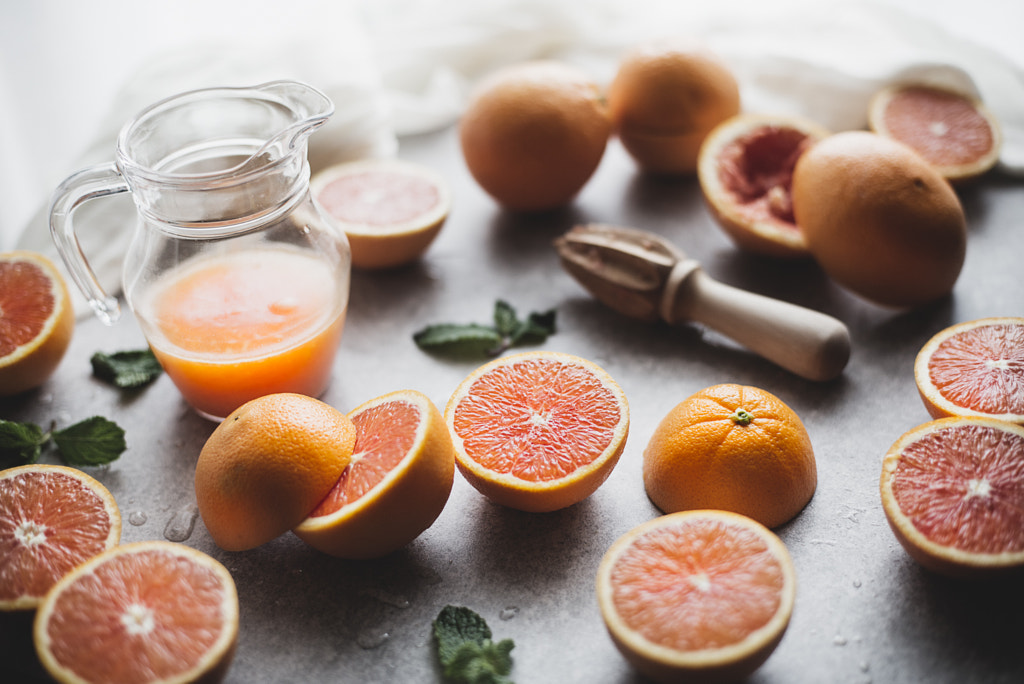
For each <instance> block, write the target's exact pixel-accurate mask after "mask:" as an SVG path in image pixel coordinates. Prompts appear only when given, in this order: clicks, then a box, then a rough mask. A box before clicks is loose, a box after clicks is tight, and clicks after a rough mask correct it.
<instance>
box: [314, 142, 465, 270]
mask: <svg viewBox="0 0 1024 684" xmlns="http://www.w3.org/2000/svg"><path fill="white" fill-rule="evenodd" d="M310 192H311V193H312V195H313V197H315V198H316V200H317V201H318V202H319V203H320V205H321V206H322V207H323V208H324V209H325V210H326V211H327V213H328V214H330V215H331V216H332V217H333V218H334V219H335V220H336V221H337V222H338V224H339V225H340V226H341V228H342V229H343V230H344V231H345V235H346V236H347V237H348V242H349V246H350V247H351V249H352V265H353V266H354V267H355V268H361V269H367V270H378V269H389V268H396V267H398V266H404V265H406V264H409V263H411V262H413V261H416V260H417V259H419V258H420V257H421V256H423V254H424V252H426V251H427V248H428V247H430V245H431V243H433V241H434V238H436V237H437V235H438V233H440V232H441V227H442V226H444V223H445V221H446V220H447V218H448V213H449V211H450V209H451V202H452V196H451V189H450V188H449V186H448V182H447V181H446V180H445V179H444V178H443V177H442V176H440V175H439V174H437V173H436V172H434V171H433V170H432V169H430V168H428V167H426V166H423V165H421V164H417V163H415V162H410V161H405V160H400V159H367V160H362V161H356V162H348V163H345V164H337V165H335V166H331V167H328V168H326V169H323V170H322V171H320V172H319V173H317V174H316V175H315V176H313V178H312V179H311V180H310Z"/></svg>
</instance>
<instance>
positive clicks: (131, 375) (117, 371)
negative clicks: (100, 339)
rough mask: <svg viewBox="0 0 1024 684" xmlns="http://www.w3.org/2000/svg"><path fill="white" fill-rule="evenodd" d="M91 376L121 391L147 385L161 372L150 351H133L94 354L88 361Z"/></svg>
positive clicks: (161, 369) (158, 363)
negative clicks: (90, 365)
mask: <svg viewBox="0 0 1024 684" xmlns="http://www.w3.org/2000/svg"><path fill="white" fill-rule="evenodd" d="M89 363H90V364H92V374H93V375H95V376H96V377H97V378H99V379H101V380H104V381H106V382H109V383H110V384H112V385H114V386H116V387H119V388H121V389H137V388H139V387H142V386H144V385H147V384H149V383H151V382H153V381H154V380H156V379H157V377H159V375H160V373H162V372H163V368H161V367H160V362H159V361H157V360H156V356H155V355H154V354H153V352H152V351H151V350H149V349H148V348H147V349H133V350H129V351H119V352H114V353H113V354H105V353H103V352H96V353H95V354H93V355H92V357H91V358H90V359H89Z"/></svg>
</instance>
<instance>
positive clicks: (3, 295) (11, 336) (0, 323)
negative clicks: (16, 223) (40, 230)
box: [0, 251, 75, 397]
mask: <svg viewBox="0 0 1024 684" xmlns="http://www.w3.org/2000/svg"><path fill="white" fill-rule="evenodd" d="M74 328H75V316H74V312H73V310H72V305H71V298H70V296H69V294H68V288H67V285H66V284H65V282H64V277H63V276H61V274H60V271H58V270H57V269H56V267H55V266H54V265H53V263H52V262H51V261H50V260H49V259H47V258H46V257H45V256H43V255H42V254H36V253H35V252H28V251H16V252H7V253H4V254H0V397H9V396H13V395H15V394H20V393H21V392H24V391H26V390H30V389H32V388H34V387H38V386H39V385H41V384H43V383H44V382H46V379H47V378H49V377H50V375H52V374H53V372H54V371H55V370H56V369H57V366H58V365H59V364H60V362H61V360H62V359H63V358H64V353H65V352H66V351H67V348H68V345H69V344H70V343H71V335H72V333H73V332H74Z"/></svg>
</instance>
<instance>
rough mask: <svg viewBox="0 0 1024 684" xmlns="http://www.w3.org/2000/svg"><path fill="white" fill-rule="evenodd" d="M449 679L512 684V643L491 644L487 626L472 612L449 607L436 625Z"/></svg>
mask: <svg viewBox="0 0 1024 684" xmlns="http://www.w3.org/2000/svg"><path fill="white" fill-rule="evenodd" d="M433 631H434V639H435V640H436V642H437V657H438V660H440V661H441V668H442V671H443V673H444V676H445V678H446V679H448V680H449V681H451V682H458V683H459V684H512V681H511V680H510V679H509V678H508V677H507V676H506V675H508V673H509V672H511V670H512V657H511V655H510V653H511V651H512V649H513V648H514V646H515V644H514V643H513V641H512V640H511V639H503V640H502V641H500V642H498V643H495V642H493V641H491V629H490V627H488V626H487V622H486V621H485V620H484V619H483V618H482V617H480V616H479V615H477V614H476V613H475V612H473V611H472V610H470V609H469V608H465V607H462V606H445V607H444V608H442V609H441V612H440V613H439V614H438V616H437V618H436V619H435V620H434V624H433Z"/></svg>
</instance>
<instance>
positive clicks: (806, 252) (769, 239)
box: [697, 114, 829, 258]
mask: <svg viewBox="0 0 1024 684" xmlns="http://www.w3.org/2000/svg"><path fill="white" fill-rule="evenodd" d="M772 132H793V133H796V134H798V135H800V136H803V139H802V140H800V141H799V142H797V143H796V145H795V147H794V149H792V150H789V157H790V158H792V161H793V162H794V164H795V162H796V158H794V157H793V153H796V152H799V148H801V147H804V148H806V146H809V145H812V144H814V143H815V142H817V141H818V140H822V139H824V138H825V137H827V136H828V135H829V131H828V129H826V128H824V127H823V126H820V125H818V124H817V123H815V122H813V121H811V120H809V119H804V118H801V117H796V116H786V115H773V114H737V115H735V116H733V117H730V118H728V119H726V120H725V121H723V122H722V123H720V124H719V125H718V126H716V127H715V128H714V129H712V130H711V132H710V133H708V135H707V137H706V138H705V139H704V143H703V144H702V145H701V148H700V154H699V156H698V161H697V178H698V180H699V182H700V186H701V190H702V194H703V195H704V200H705V204H706V205H707V207H708V209H709V211H710V213H711V215H712V217H713V218H714V219H715V221H716V222H717V223H718V225H719V226H720V227H721V228H722V229H723V230H724V231H725V233H726V235H728V236H729V238H730V239H732V241H733V242H734V243H736V245H737V246H739V247H741V248H743V249H746V250H749V251H751V252H755V253H759V254H764V255H766V256H772V257H780V258H807V257H810V255H811V253H810V249H809V248H808V246H807V240H806V238H805V237H804V235H803V233H802V232H801V231H800V228H799V226H798V225H797V224H796V222H795V221H794V222H792V223H790V222H788V221H786V220H784V219H782V218H779V217H776V216H773V215H771V214H770V213H767V212H766V213H761V212H757V213H755V212H754V211H752V207H756V206H757V205H758V204H759V203H760V204H766V203H770V202H771V198H770V196H769V194H770V191H766V194H765V195H764V196H762V197H758V198H757V200H756V202H744V201H743V199H742V198H740V197H738V196H737V194H736V193H735V192H734V191H733V190H732V189H731V188H729V187H727V183H726V181H725V180H724V179H723V178H722V174H723V172H724V169H723V164H724V163H725V160H723V153H724V152H725V151H726V150H727V149H728V148H729V147H730V146H731V145H733V144H735V143H736V142H737V141H739V140H741V139H743V138H753V137H754V136H755V135H756V134H758V133H761V134H763V135H768V134H770V133H772ZM779 161H780V162H784V160H779ZM777 171H782V172H783V173H785V171H786V169H784V168H779V169H777ZM792 171H793V169H792V168H789V169H788V174H789V176H790V177H792ZM771 190H774V188H772V189H771ZM782 190H783V191H784V193H785V194H786V195H787V196H788V195H789V194H790V190H789V189H788V188H782ZM788 201H790V202H791V199H790V200H788ZM759 214H760V215H759Z"/></svg>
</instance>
